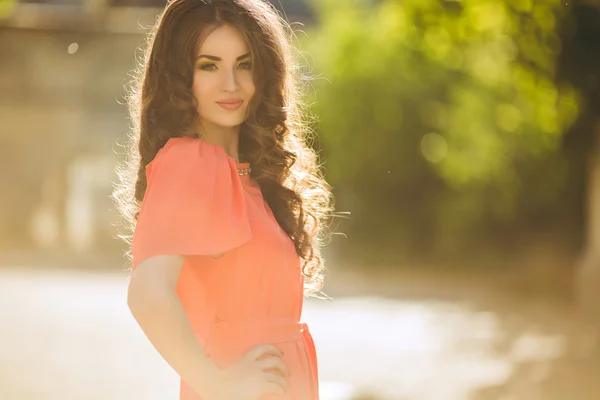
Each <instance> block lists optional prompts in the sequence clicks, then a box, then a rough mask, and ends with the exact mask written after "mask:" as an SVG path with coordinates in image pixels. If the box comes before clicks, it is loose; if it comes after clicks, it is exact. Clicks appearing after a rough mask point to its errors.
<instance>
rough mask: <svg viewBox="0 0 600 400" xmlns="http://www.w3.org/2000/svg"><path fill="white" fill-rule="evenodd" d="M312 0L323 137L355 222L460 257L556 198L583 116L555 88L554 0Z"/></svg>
mask: <svg viewBox="0 0 600 400" xmlns="http://www.w3.org/2000/svg"><path fill="white" fill-rule="evenodd" d="M313 3H314V7H315V9H316V14H317V18H318V24H316V25H315V27H314V29H313V30H312V31H311V32H310V33H309V34H308V35H307V36H306V38H304V48H305V49H307V51H308V53H310V54H312V55H313V57H314V60H315V61H314V65H315V67H316V75H317V79H316V80H315V81H314V83H313V86H314V87H315V89H316V90H317V91H319V95H318V102H316V103H315V104H314V106H313V109H314V111H315V113H316V114H317V115H318V118H319V123H318V127H317V129H318V131H319V134H320V139H319V140H320V145H321V147H322V148H323V150H324V152H325V154H326V155H327V164H326V165H325V168H326V171H327V174H328V175H327V176H328V178H329V180H330V181H331V182H333V184H334V186H335V187H338V188H340V190H341V191H343V192H346V193H347V192H348V191H352V192H354V194H355V198H356V199H358V200H357V201H356V202H355V203H354V204H352V210H351V211H352V213H353V219H356V218H358V220H361V216H362V214H363V213H362V210H365V209H366V208H367V207H368V208H369V210H370V211H369V212H368V219H369V222H367V221H361V223H360V229H363V228H366V229H367V231H368V230H369V229H370V228H371V229H375V230H378V231H380V232H382V233H383V235H382V237H390V238H393V237H394V235H388V233H391V232H389V231H387V230H383V231H382V230H381V227H382V226H388V227H391V226H392V225H395V226H394V227H392V229H393V230H394V231H395V232H394V233H397V234H400V235H401V236H402V237H405V238H411V237H419V238H420V239H418V240H421V241H423V240H425V242H428V245H429V246H430V247H431V246H434V247H435V248H436V249H438V250H442V251H455V250H458V249H460V248H461V247H462V245H470V246H472V245H473V240H476V239H477V238H480V237H481V233H482V231H484V230H485V229H488V230H490V229H491V228H490V226H492V225H493V221H504V222H505V223H506V222H508V223H510V222H512V221H513V218H514V217H515V215H516V209H517V208H518V207H525V208H528V209H529V210H535V209H536V208H537V207H539V205H540V204H542V203H548V202H551V201H552V198H553V196H554V197H556V196H557V193H558V189H559V188H560V185H561V184H562V182H563V180H564V179H565V176H566V175H565V169H564V165H562V163H563V160H562V158H561V157H560V153H559V152H557V149H558V148H559V146H560V141H561V135H562V133H563V132H564V131H565V129H566V128H567V127H568V126H570V124H572V123H573V121H574V120H575V119H576V117H577V115H578V112H579V101H578V96H577V93H576V92H575V91H574V90H573V89H572V88H571V87H570V86H566V85H565V86H563V85H557V84H556V83H555V65H556V58H557V55H558V54H559V52H560V49H561V42H560V39H559V37H558V34H557V23H558V22H559V21H560V19H561V18H564V16H565V15H564V13H565V8H564V7H563V6H562V4H561V1H560V0H537V1H535V2H534V1H532V0H463V1H460V2H448V1H439V0H383V1H379V2H371V1H364V0H362V1H361V0H347V1H345V2H344V5H343V6H340V3H339V1H335V0H318V1H314V2H313ZM539 174H543V175H539ZM358 192H360V193H358ZM340 197H341V196H340ZM344 197H347V196H344ZM523 199H526V200H525V201H524V200H523ZM522 204H525V205H524V206H523V205H522ZM364 215H365V218H366V213H365V214H364ZM390 215H392V216H393V217H397V218H391V217H390ZM394 221H395V222H397V223H396V224H394ZM370 224H371V225H370ZM379 239H382V238H379ZM392 240H394V241H395V242H394V245H395V248H396V249H399V250H401V248H399V247H398V246H399V243H397V240H395V239H392ZM404 242H405V245H406V246H410V248H412V249H417V250H419V247H418V246H417V247H415V246H416V245H417V243H414V242H410V240H408V241H404ZM382 244H383V245H385V246H388V245H390V244H391V243H386V242H385V240H383V242H382Z"/></svg>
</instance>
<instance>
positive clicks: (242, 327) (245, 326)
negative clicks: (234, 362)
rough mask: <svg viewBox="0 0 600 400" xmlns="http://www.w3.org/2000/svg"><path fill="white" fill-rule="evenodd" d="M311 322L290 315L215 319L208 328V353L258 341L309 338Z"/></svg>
mask: <svg viewBox="0 0 600 400" xmlns="http://www.w3.org/2000/svg"><path fill="white" fill-rule="evenodd" d="M307 334H309V333H308V326H307V325H306V323H304V322H298V321H294V320H293V319H290V318H272V317H271V318H242V319H231V320H217V321H214V322H213V323H212V324H211V326H210V328H209V329H208V338H207V341H206V346H205V347H206V351H207V352H208V353H213V354H214V353H216V352H219V353H220V352H229V351H233V352H235V353H237V352H238V351H245V350H247V349H249V348H250V347H252V346H256V345H258V344H263V343H269V344H273V345H276V344H278V343H287V342H295V341H303V340H305V339H306V335H307Z"/></svg>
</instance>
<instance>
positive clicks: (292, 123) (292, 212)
mask: <svg viewBox="0 0 600 400" xmlns="http://www.w3.org/2000/svg"><path fill="white" fill-rule="evenodd" d="M224 24H227V25H230V26H233V27H235V28H237V29H238V30H239V31H240V32H241V33H242V35H243V36H244V37H245V39H246V41H247V43H248V46H249V47H250V51H251V55H252V60H253V75H254V84H255V87H256V92H255V94H254V97H253V99H252V101H251V103H250V104H249V110H248V118H247V120H246V121H245V122H244V123H243V124H242V126H241V129H240V142H239V151H240V158H242V157H243V159H245V160H247V161H248V162H249V163H250V165H251V166H252V177H253V178H254V179H255V180H256V182H257V183H258V184H259V186H260V188H261V191H262V194H263V197H264V199H265V201H267V203H268V204H269V206H270V208H271V210H272V211H273V214H274V215H275V218H276V219H277V221H278V222H279V224H280V225H281V227H282V229H283V230H284V231H285V232H286V233H287V234H288V236H289V237H290V239H291V240H292V241H293V242H294V245H295V248H296V252H297V253H298V255H299V256H300V257H301V259H302V260H303V264H302V273H303V275H304V277H305V287H304V292H305V294H306V295H308V296H315V297H319V293H322V292H321V288H322V287H323V277H324V276H323V271H324V269H325V268H324V260H323V259H322V257H321V252H320V248H321V247H322V245H323V244H324V240H325V239H326V236H327V235H328V232H326V230H327V227H326V225H325V223H324V222H325V221H326V220H327V219H328V218H329V217H330V216H331V211H332V209H333V201H332V195H331V187H330V186H329V185H328V184H327V182H326V181H325V179H324V178H323V176H322V175H321V171H320V168H319V165H318V162H317V155H316V153H315V151H314V150H313V149H312V148H311V147H310V145H309V143H307V142H308V140H310V139H312V135H313V131H312V130H311V129H310V127H309V126H310V122H311V119H310V118H311V115H310V113H309V112H308V109H307V107H305V106H304V105H303V104H302V103H301V101H300V100H301V97H302V95H303V89H304V88H307V87H308V86H307V83H308V79H307V76H306V75H303V74H302V69H301V68H300V66H299V63H298V62H297V59H296V55H297V54H299V52H298V51H297V48H296V47H294V46H293V44H292V43H293V42H292V40H293V38H295V36H294V33H293V31H292V29H291V27H290V26H289V25H288V24H287V23H286V22H285V21H284V20H283V19H282V18H281V17H280V16H279V15H278V14H277V12H276V11H275V10H274V9H273V7H272V6H271V5H270V4H269V3H268V2H266V1H263V0H173V1H170V2H168V4H167V6H166V7H165V9H164V11H163V12H162V14H161V15H160V16H159V19H158V21H157V23H156V25H155V26H154V28H153V29H152V30H151V31H150V33H149V35H148V40H147V47H146V50H145V57H144V60H143V63H142V64H140V65H139V66H138V69H137V71H136V74H135V78H134V79H133V80H132V82H131V85H130V87H129V91H128V98H127V100H128V105H129V112H130V116H131V120H132V122H133V127H132V130H131V133H130V135H129V142H128V144H127V149H126V156H127V160H126V161H125V162H124V163H123V164H122V165H120V166H119V167H118V168H117V173H118V175H119V183H118V184H117V185H116V186H115V190H114V192H113V199H114V200H115V201H116V204H117V207H118V208H119V211H120V213H121V214H122V216H123V217H124V219H125V221H126V223H127V229H128V230H129V234H125V235H120V238H122V239H124V240H125V241H126V242H127V243H129V244H130V243H131V238H132V232H133V230H134V229H135V224H136V221H137V216H138V214H139V209H140V205H141V202H142V200H143V198H144V193H145V191H146V184H147V183H146V173H145V166H146V165H147V164H148V163H149V162H150V161H152V159H153V158H154V157H155V156H156V154H157V153H158V151H159V150H160V149H161V148H162V147H163V146H164V145H165V143H166V142H167V141H168V140H169V139H170V138H172V137H181V136H191V137H198V133H196V132H194V131H193V130H191V122H192V121H194V120H195V119H196V118H197V111H196V101H195V98H194V96H193V94H192V89H191V87H192V81H193V68H194V60H195V58H196V54H197V50H198V48H197V47H198V40H199V38H200V35H201V33H202V32H203V30H204V29H206V28H208V27H218V26H222V25H224ZM127 254H128V255H129V256H130V257H131V249H130V248H129V249H128V251H127Z"/></svg>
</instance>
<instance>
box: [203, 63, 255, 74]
mask: <svg viewBox="0 0 600 400" xmlns="http://www.w3.org/2000/svg"><path fill="white" fill-rule="evenodd" d="M244 64H247V65H248V67H247V68H242V69H250V68H252V63H251V62H250V61H244V62H243V63H240V65H244ZM211 66H212V67H216V65H215V64H202V65H201V66H200V69H201V70H203V71H207V72H210V71H214V70H213V69H208V68H206V67H211Z"/></svg>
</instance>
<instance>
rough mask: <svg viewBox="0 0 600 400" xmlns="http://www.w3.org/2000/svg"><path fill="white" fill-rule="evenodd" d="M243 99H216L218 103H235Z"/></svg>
mask: <svg viewBox="0 0 600 400" xmlns="http://www.w3.org/2000/svg"><path fill="white" fill-rule="evenodd" d="M243 101H244V100H242V99H228V100H223V101H217V103H218V104H237V103H241V102H243Z"/></svg>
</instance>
